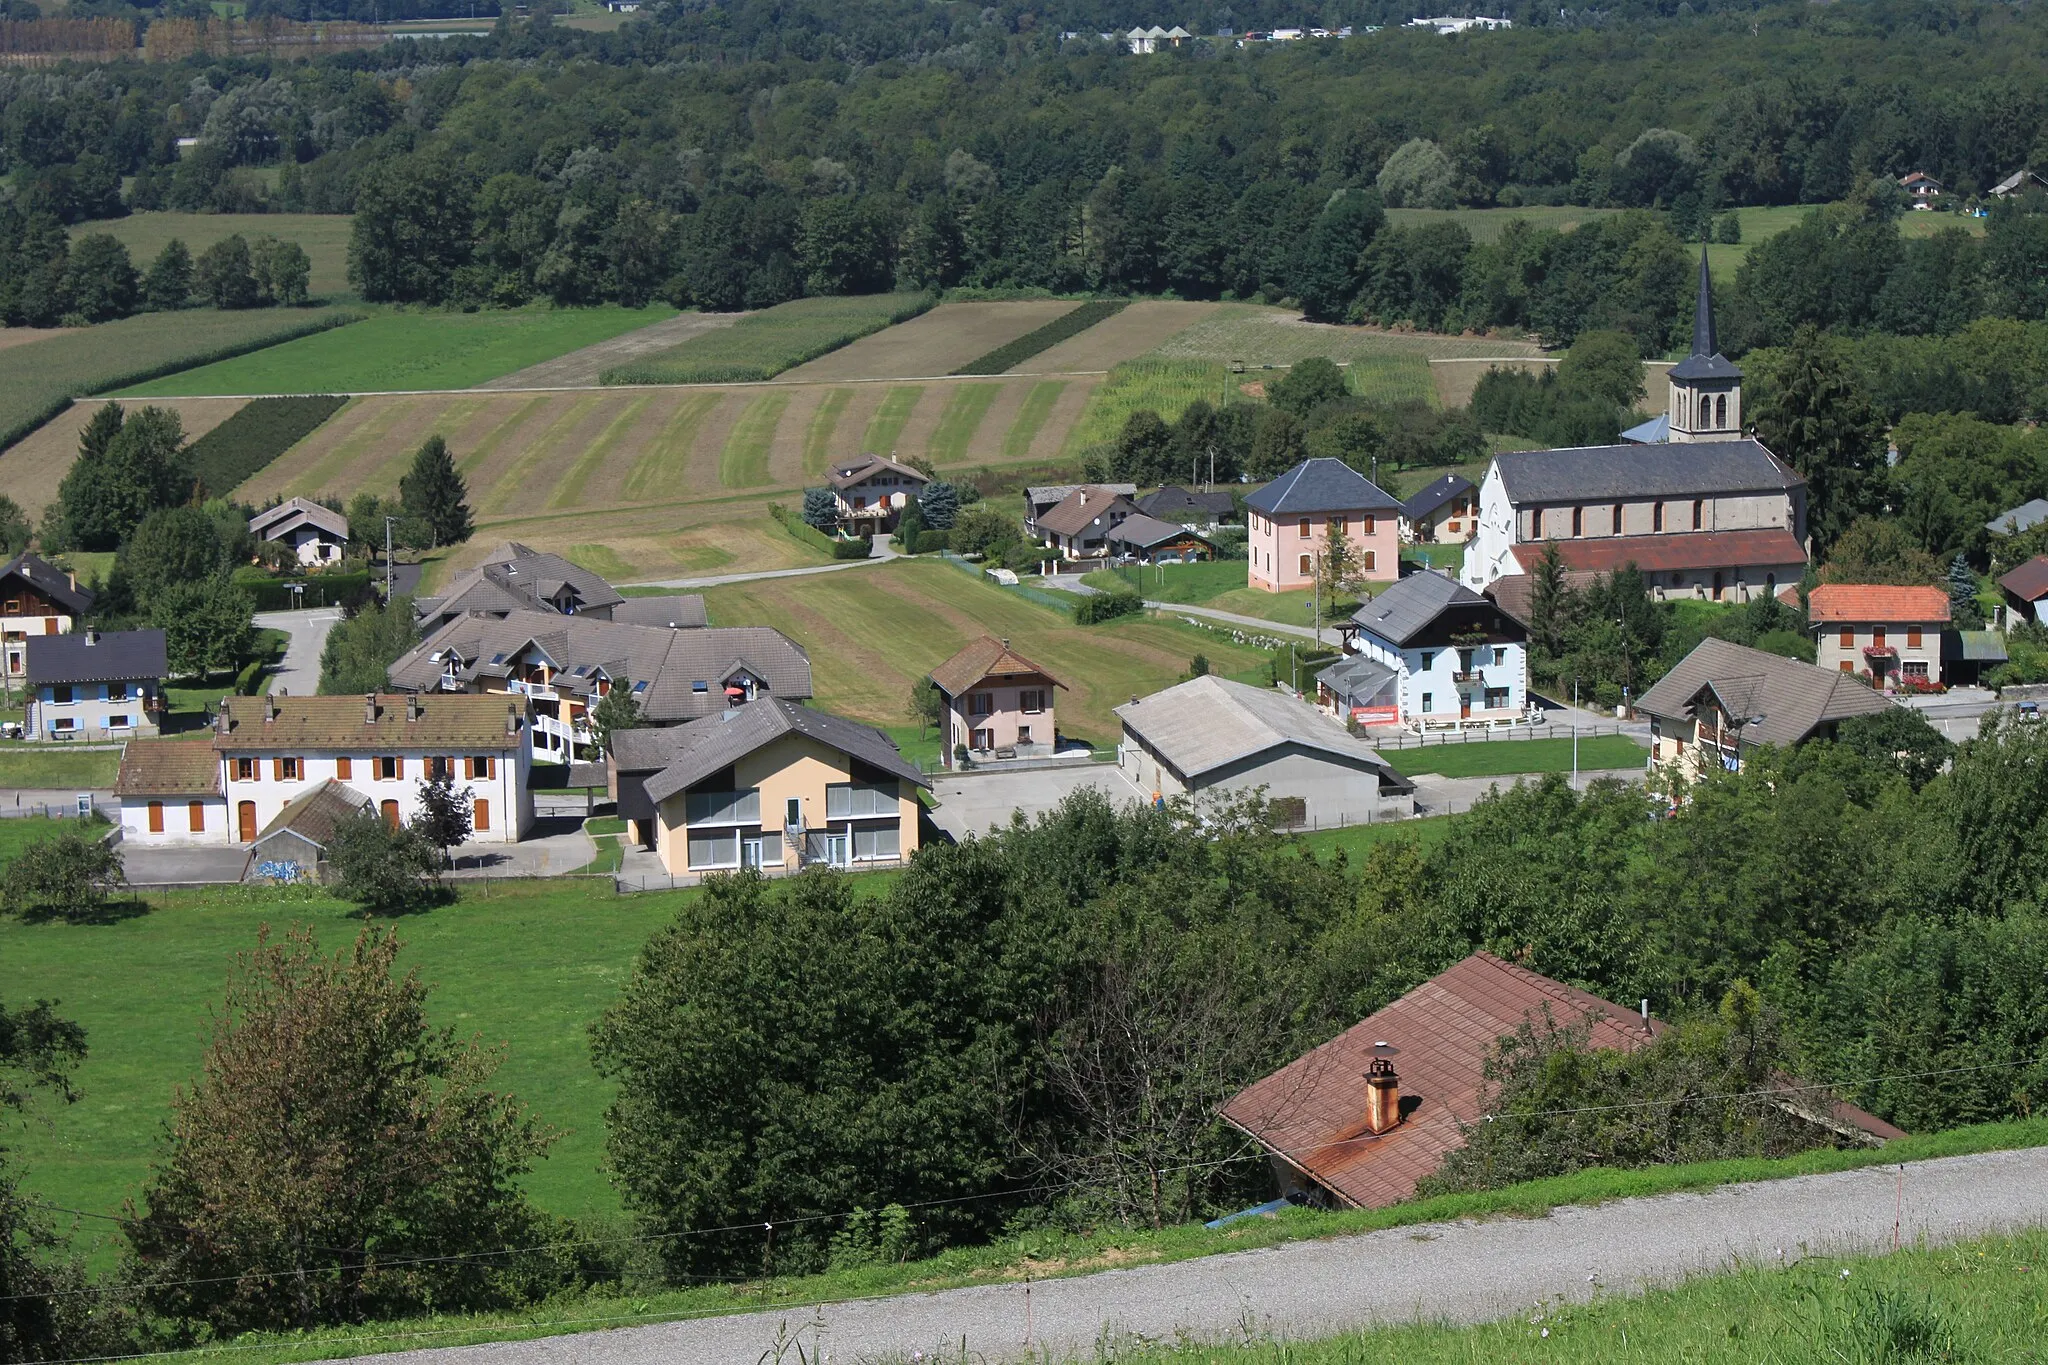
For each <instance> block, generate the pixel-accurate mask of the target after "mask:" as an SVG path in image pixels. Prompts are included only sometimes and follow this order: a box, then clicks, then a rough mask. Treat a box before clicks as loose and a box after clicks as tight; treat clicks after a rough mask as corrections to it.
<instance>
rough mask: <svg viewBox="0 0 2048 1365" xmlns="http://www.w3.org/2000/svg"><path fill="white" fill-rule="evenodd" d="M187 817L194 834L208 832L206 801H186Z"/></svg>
mask: <svg viewBox="0 0 2048 1365" xmlns="http://www.w3.org/2000/svg"><path fill="white" fill-rule="evenodd" d="M185 818H186V823H187V824H189V825H191V826H192V832H193V833H194V834H204V833H205V832H206V803H205V802H204V801H188V802H186V803H185Z"/></svg>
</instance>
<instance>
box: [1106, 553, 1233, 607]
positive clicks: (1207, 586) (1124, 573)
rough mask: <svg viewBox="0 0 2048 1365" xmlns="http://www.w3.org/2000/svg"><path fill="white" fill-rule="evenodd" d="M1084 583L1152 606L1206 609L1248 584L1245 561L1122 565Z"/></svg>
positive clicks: (1214, 560) (1223, 560) (1219, 560)
mask: <svg viewBox="0 0 2048 1365" xmlns="http://www.w3.org/2000/svg"><path fill="white" fill-rule="evenodd" d="M1081 581H1082V582H1083V583H1085V584H1087V585H1088V586H1089V587H1091V588H1101V589H1102V590H1103V591H1104V592H1137V593H1140V594H1142V595H1143V596H1144V598H1145V600H1146V601H1148V602H1188V603H1193V604H1195V605H1198V606H1205V605H1207V604H1208V603H1209V601H1210V600H1211V599H1213V598H1215V597H1216V596H1218V595H1219V594H1221V593H1226V592H1229V591H1231V590H1232V589H1234V588H1242V587H1243V586H1244V584H1245V561H1244V560H1242V559H1212V560H1209V561H1208V562H1206V563H1201V564H1157V565H1149V566H1148V565H1142V564H1120V565H1118V566H1117V567H1115V568H1113V569H1097V570H1095V571H1094V572H1092V573H1089V574H1086V575H1084V576H1083V577H1082V579H1081Z"/></svg>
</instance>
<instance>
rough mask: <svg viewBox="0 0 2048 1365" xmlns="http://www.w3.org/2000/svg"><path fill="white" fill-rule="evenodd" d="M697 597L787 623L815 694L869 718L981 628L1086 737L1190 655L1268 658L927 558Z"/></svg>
mask: <svg viewBox="0 0 2048 1365" xmlns="http://www.w3.org/2000/svg"><path fill="white" fill-rule="evenodd" d="M704 600H705V604H706V606H707V607H708V608H709V610H710V613H711V619H712V620H714V621H717V622H718V623H719V624H720V625H748V624H756V625H772V626H775V627H777V628H778V629H780V630H782V631H784V632H786V633H787V634H788V635H790V636H791V638H793V639H795V640H796V642H797V643H798V644H800V645H802V646H803V647H804V648H805V649H806V650H807V651H809V653H810V656H811V677H812V686H813V688H814V690H815V692H816V694H817V704H818V705H819V706H820V707H822V708H824V709H825V710H828V711H836V712H839V713H840V714H843V715H848V716H852V717H854V718H855V719H858V720H863V721H867V722H868V723H870V724H873V725H884V726H899V725H904V724H906V723H908V717H907V714H906V705H907V701H908V698H909V694H910V687H911V684H912V683H914V682H915V681H916V680H917V679H919V678H921V677H923V676H925V675H926V674H928V673H930V672H931V670H932V669H933V668H936V667H937V666H938V665H939V664H940V663H942V662H944V661H945V660H946V659H947V658H948V657H949V656H951V655H952V654H953V653H955V652H956V651H957V650H959V649H960V648H961V646H963V645H965V644H967V643H968V642H969V641H971V640H974V639H976V638H978V637H980V636H983V635H993V636H996V637H997V638H999V639H1008V640H1010V641H1011V643H1012V645H1013V646H1014V647H1015V648H1016V650H1017V651H1018V652H1019V653H1020V654H1022V655H1024V657H1025V658H1027V659H1030V660H1032V661H1033V662H1035V663H1037V664H1039V665H1040V666H1041V667H1043V668H1046V669H1048V670H1050V671H1051V672H1052V673H1053V675H1054V676H1055V677H1057V678H1058V679H1059V680H1060V681H1061V682H1063V683H1065V684H1066V689H1067V690H1065V691H1062V692H1061V693H1060V694H1059V702H1058V705H1059V727H1060V730H1061V732H1062V733H1063V734H1071V735H1073V736H1075V737H1076V738H1081V739H1087V740H1090V741H1092V742H1095V743H1108V742H1109V741H1111V740H1112V739H1113V738H1114V737H1115V735H1116V734H1117V732H1118V728H1119V727H1118V725H1117V722H1116V719H1115V717H1114V716H1112V715H1111V714H1110V710H1111V708H1112V707H1115V706H1120V705H1122V704H1123V703H1124V702H1126V701H1129V700H1130V699H1131V697H1133V696H1144V695H1145V694H1146V693H1149V692H1156V691H1158V690H1159V689H1160V688H1162V687H1166V686H1169V685H1171V684H1172V683H1175V682H1178V681H1180V680H1181V679H1182V678H1184V677H1186V675H1187V668H1188V661H1189V660H1190V659H1191V658H1193V657H1194V656H1195V655H1196V654H1206V655H1207V656H1208V657H1209V660H1210V664H1211V666H1212V667H1213V668H1214V669H1215V671H1216V672H1218V673H1222V674H1226V675H1227V674H1232V673H1238V672H1242V671H1244V670H1246V669H1250V668H1255V667H1260V666H1263V665H1264V663H1265V662H1266V655H1265V654H1264V653H1262V652H1261V651H1258V650H1253V649H1248V648H1246V647H1244V646H1242V645H1236V644H1232V643H1231V642H1230V639H1229V637H1228V636H1226V635H1223V634H1221V633H1218V632H1215V631H1208V630H1198V629H1195V628H1193V627H1190V626H1185V625H1181V624H1180V623H1178V622H1174V621H1168V620H1159V619H1149V618H1140V619H1132V618H1129V617H1125V618H1123V619H1120V620H1117V621H1113V622H1109V623H1106V624H1103V625H1100V626H1077V625H1075V624H1074V622H1073V619H1072V618H1071V617H1070V616H1068V615H1067V614H1066V613H1064V612H1059V611H1055V610H1053V609H1052V608H1050V607H1043V606H1040V605H1038V604H1037V603H1036V602H1033V601H1031V600H1029V599H1028V598H1025V597H1023V596H1022V595H1020V594H1017V593H1013V592H1007V591H1005V590H1003V589H1002V588H999V587H996V586H995V585H994V584H992V583H990V582H989V581H988V580H987V579H985V578H983V577H981V576H980V575H979V574H967V573H962V572H960V571H959V570H958V569H955V568H953V567H951V566H949V565H948V564H946V563H944V562H942V561H940V560H937V559H929V558H927V559H916V560H897V561H896V562H894V563H890V564H883V565H878V566H876V567H873V568H864V569H856V570H852V571H850V572H846V573H834V574H822V575H820V576H818V577H816V578H810V579H804V580H801V586H800V587H798V588H795V589H793V588H792V586H791V585H790V584H789V583H786V582H779V581H776V580H772V579H771V580H764V581H761V582H755V583H733V584H727V585H726V586H723V587H717V588H711V589H708V590H706V591H705V594H704Z"/></svg>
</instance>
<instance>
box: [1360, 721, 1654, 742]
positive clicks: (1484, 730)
mask: <svg viewBox="0 0 2048 1365" xmlns="http://www.w3.org/2000/svg"><path fill="white" fill-rule="evenodd" d="M1538 728H1539V727H1537V726H1534V725H1528V724H1524V723H1522V722H1519V721H1518V722H1516V723H1515V724H1513V725H1508V726H1493V725H1485V726H1480V725H1474V726H1472V727H1471V728H1469V729H1467V728H1463V727H1461V728H1459V729H1455V730H1449V729H1446V730H1439V731H1436V732H1435V733H1434V734H1430V733H1424V734H1419V735H1415V734H1409V733H1407V732H1405V731H1403V732H1398V733H1395V734H1389V735H1377V734H1374V733H1372V732H1371V731H1367V732H1366V733H1365V734H1364V736H1363V738H1364V740H1365V742H1366V743H1368V744H1370V745H1372V747H1373V748H1375V749H1426V748H1429V747H1430V746H1431V745H1433V744H1489V743H1491V742H1493V741H1494V740H1497V739H1498V740H1505V741H1508V742H1510V743H1519V742H1521V741H1523V740H1529V739H1539V738H1540V739H1570V738H1571V737H1572V736H1573V735H1574V734H1576V735H1577V736H1578V737H1579V738H1580V739H1593V738H1596V737H1598V736H1600V735H1624V734H1627V733H1628V732H1627V731H1626V730H1624V729H1622V727H1621V726H1619V725H1582V726H1580V727H1579V728H1578V729H1577V730H1574V729H1572V728H1571V727H1570V726H1568V725H1548V726H1543V727H1540V728H1541V729H1542V730H1543V733H1542V734H1541V735H1538V734H1536V733H1535V731H1536V730H1537V729H1538Z"/></svg>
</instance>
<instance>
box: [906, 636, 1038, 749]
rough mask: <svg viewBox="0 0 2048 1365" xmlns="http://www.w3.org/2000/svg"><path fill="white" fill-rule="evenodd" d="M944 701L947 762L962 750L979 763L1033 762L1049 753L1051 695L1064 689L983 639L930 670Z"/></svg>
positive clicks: (1001, 645) (1005, 645)
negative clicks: (981, 761) (1001, 760)
mask: <svg viewBox="0 0 2048 1365" xmlns="http://www.w3.org/2000/svg"><path fill="white" fill-rule="evenodd" d="M932 681H933V682H934V683H935V684H937V685H938V689H939V693H940V695H941V696H942V697H943V698H944V699H945V709H944V711H943V712H942V714H941V716H940V721H939V724H940V728H941V731H942V733H943V734H944V736H945V741H946V744H945V762H946V766H947V767H952V766H953V765H954V763H955V762H956V759H955V755H956V754H957V753H958V752H959V751H960V750H961V749H962V748H964V749H966V751H967V752H968V753H970V754H972V755H974V756H975V757H976V758H980V759H989V758H997V757H1001V758H1033V757H1042V756H1044V755H1048V754H1051V753H1052V752H1053V751H1054V749H1055V747H1056V745H1057V743H1058V735H1059V728H1058V725H1057V724H1056V722H1055V720H1054V713H1053V698H1052V694H1053V691H1054V690H1055V689H1056V688H1062V687H1065V686H1066V684H1065V683H1063V682H1061V681H1060V680H1059V679H1058V678H1055V677H1054V676H1053V675H1052V674H1050V673H1048V672H1046V671H1045V670H1044V669H1042V668H1040V667H1039V666H1038V665H1037V664H1035V663H1032V662H1031V660H1029V659H1027V658H1025V657H1024V656H1023V655H1021V654H1018V653H1017V652H1015V651H1014V650H1012V649H1011V648H1010V642H1009V641H1008V640H998V639H995V638H994V637H993V636H988V635H984V636H982V637H981V638H980V639H979V640H976V641H975V642H974V643H973V644H971V645H969V646H967V648H965V649H963V650H961V651H960V652H959V653H958V654H955V655H954V656H953V657H952V658H950V659H948V660H946V662H944V663H942V664H940V665H939V666H938V667H937V668H935V669H933V670H932Z"/></svg>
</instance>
